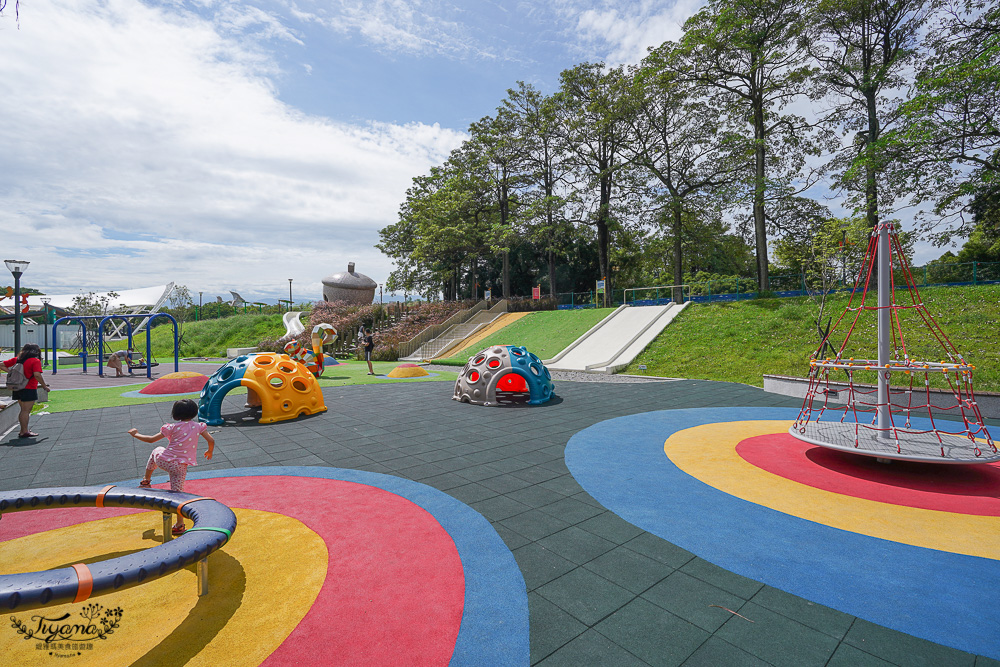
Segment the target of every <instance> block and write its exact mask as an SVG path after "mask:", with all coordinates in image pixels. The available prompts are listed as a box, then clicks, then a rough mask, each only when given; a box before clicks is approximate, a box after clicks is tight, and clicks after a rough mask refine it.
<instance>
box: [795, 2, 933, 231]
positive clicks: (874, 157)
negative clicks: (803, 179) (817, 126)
mask: <svg viewBox="0 0 1000 667" xmlns="http://www.w3.org/2000/svg"><path fill="white" fill-rule="evenodd" d="M929 6H930V5H929V2H928V0H819V2H818V3H817V4H816V5H815V7H814V11H813V12H812V14H811V21H812V24H813V26H814V27H815V30H816V34H817V37H818V39H817V40H815V41H814V42H812V44H813V53H814V55H815V57H816V59H817V60H818V61H819V63H820V66H821V70H822V79H823V81H824V83H825V84H826V85H827V86H828V87H829V90H830V92H831V93H832V94H833V96H834V99H835V107H834V114H833V120H835V121H836V122H839V123H840V125H841V126H842V127H843V128H844V129H845V130H847V131H853V132H854V133H855V134H854V140H853V142H851V145H850V146H848V147H847V148H846V149H844V150H842V151H840V152H839V154H837V155H836V156H835V157H834V158H833V159H832V160H831V163H830V167H831V169H832V170H833V171H834V172H835V185H836V186H837V187H839V188H841V189H843V190H845V191H846V192H847V193H848V195H849V196H850V198H851V200H852V201H854V202H855V204H856V210H858V211H861V212H863V213H864V216H865V219H866V221H867V224H868V226H869V228H871V229H875V228H876V227H877V226H878V224H879V218H880V210H881V209H883V208H884V209H891V206H892V202H893V201H894V200H895V199H896V198H897V197H898V195H899V194H900V188H901V186H902V183H901V180H900V173H899V170H898V167H899V165H900V164H901V162H902V158H903V155H904V154H905V147H904V146H903V145H902V144H897V145H895V146H891V147H890V146H888V145H887V144H886V143H885V142H884V141H882V135H883V133H884V132H885V131H886V130H887V128H888V126H889V125H890V124H891V123H892V122H893V120H894V118H893V109H895V108H897V107H898V105H899V103H900V99H901V97H900V92H899V91H901V90H904V89H905V88H906V86H907V74H908V72H909V69H910V68H912V67H914V66H916V65H917V64H918V55H919V50H918V42H919V34H920V29H921V27H922V26H923V25H924V23H925V21H926V20H927V16H928V11H929V9H928V8H929Z"/></svg>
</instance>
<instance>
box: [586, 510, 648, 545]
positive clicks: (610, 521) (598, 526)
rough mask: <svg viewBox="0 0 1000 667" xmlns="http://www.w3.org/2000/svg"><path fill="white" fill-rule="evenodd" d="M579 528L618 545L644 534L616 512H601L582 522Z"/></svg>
mask: <svg viewBox="0 0 1000 667" xmlns="http://www.w3.org/2000/svg"><path fill="white" fill-rule="evenodd" d="M577 527H578V528H582V529H583V530H585V531H587V532H588V533H593V534H594V535H597V536H599V537H603V538H604V539H606V540H611V541H612V542H614V543H616V544H624V543H625V542H628V541H629V540H631V539H633V538H635V537H638V536H639V535H641V534H642V533H643V530H642V529H641V528H637V527H635V526H633V525H632V524H630V523H629V522H628V521H625V519H622V518H621V517H620V516H618V515H617V514H615V513H614V512H608V511H606V510H601V511H600V514H597V515H596V516H593V517H591V518H589V519H587V520H586V521H581V522H580V523H578V524H577Z"/></svg>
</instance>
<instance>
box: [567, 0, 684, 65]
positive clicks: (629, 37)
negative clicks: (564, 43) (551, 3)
mask: <svg viewBox="0 0 1000 667" xmlns="http://www.w3.org/2000/svg"><path fill="white" fill-rule="evenodd" d="M587 4H591V3H587ZM702 4H704V3H703V2H702V1H701V0H677V1H676V2H662V1H654V0H641V1H640V2H633V3H627V2H604V3H602V4H601V6H600V7H598V8H587V9H579V8H576V7H573V6H572V5H566V6H564V7H563V12H567V13H568V12H575V13H576V30H577V32H578V34H579V36H580V38H581V40H582V41H583V43H584V44H587V45H589V46H590V48H591V49H593V50H595V51H596V55H597V57H600V58H601V59H602V60H604V61H605V62H607V64H608V65H612V66H614V65H620V64H623V63H638V62H639V61H640V60H642V59H643V58H644V57H645V56H646V53H647V50H648V48H649V47H655V46H659V45H660V44H662V43H663V42H665V41H667V40H677V39H679V38H680V37H681V35H682V34H683V26H684V22H685V21H686V20H687V19H688V18H690V17H691V16H693V15H694V13H695V12H697V11H698V9H699V8H700V7H701V5H702Z"/></svg>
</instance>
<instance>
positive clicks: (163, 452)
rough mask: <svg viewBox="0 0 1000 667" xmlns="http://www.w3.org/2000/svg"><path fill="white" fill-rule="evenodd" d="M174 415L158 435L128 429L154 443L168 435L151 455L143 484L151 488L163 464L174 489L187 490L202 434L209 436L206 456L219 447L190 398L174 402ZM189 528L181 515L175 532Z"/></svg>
mask: <svg viewBox="0 0 1000 667" xmlns="http://www.w3.org/2000/svg"><path fill="white" fill-rule="evenodd" d="M170 414H171V416H172V417H173V418H174V419H175V420H176V423H173V424H164V425H163V426H161V427H160V432H159V433H157V434H156V435H143V434H142V433H139V430H138V429H134V428H132V429H129V431H128V433H129V435H131V436H132V437H133V438H135V439H137V440H142V441H143V442H149V443H153V442H156V441H158V440H162V439H163V438H166V439H167V446H166V447H157V448H155V449H154V450H153V451H152V453H151V454H150V455H149V462H148V463H147V464H146V476H145V477H143V479H142V481H141V482H139V486H141V487H145V488H148V487H149V486H150V481H149V480H150V478H151V477H152V476H153V471H154V470H156V469H157V468H159V469H160V470H163V471H165V472H166V473H167V474H168V475H170V490H171V491H183V490H184V480H185V479H186V478H187V468H188V466H193V465H195V464H196V459H197V457H198V436H199V435H200V436H202V437H203V438H205V441H206V442H207V443H208V451H207V452H205V458H206V459H209V460H211V459H212V452H213V451H215V438H213V437H212V436H211V435H209V434H208V430H207V429H208V424H205V423H203V422H199V421H195V417H197V416H198V404H197V403H195V402H194V401H192V400H191V399H190V398H186V399H184V400H182V401H177V402H176V403H174V409H173V410H172V411H171V413H170ZM184 530H185V527H184V518H183V517H181V516H180V515H178V517H177V523H175V524H174V527H173V530H172V531H171V532H173V534H174V535H180V534H181V533H183V532H184Z"/></svg>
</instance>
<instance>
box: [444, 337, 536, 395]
mask: <svg viewBox="0 0 1000 667" xmlns="http://www.w3.org/2000/svg"><path fill="white" fill-rule="evenodd" d="M554 391H555V385H553V384H552V375H551V373H549V369H547V368H546V367H545V366H544V365H543V364H542V362H541V360H540V359H539V358H538V357H536V356H535V355H533V354H532V353H531V352H528V351H527V350H526V349H525V348H523V347H518V346H516V345H496V346H493V347H489V348H487V349H485V350H483V351H482V352H480V353H479V354H477V355H475V356H472V357H469V363H467V364H465V367H464V368H463V369H462V372H461V373H459V375H458V380H456V381H455V394H454V396H452V398H453V399H455V400H456V401H461V402H463V403H474V404H476V405H498V404H501V403H518V402H526V403H529V404H530V405H539V404H541V403H545V402H546V401H548V400H549V399H551V398H552V396H553V395H554V394H553V392H554Z"/></svg>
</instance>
